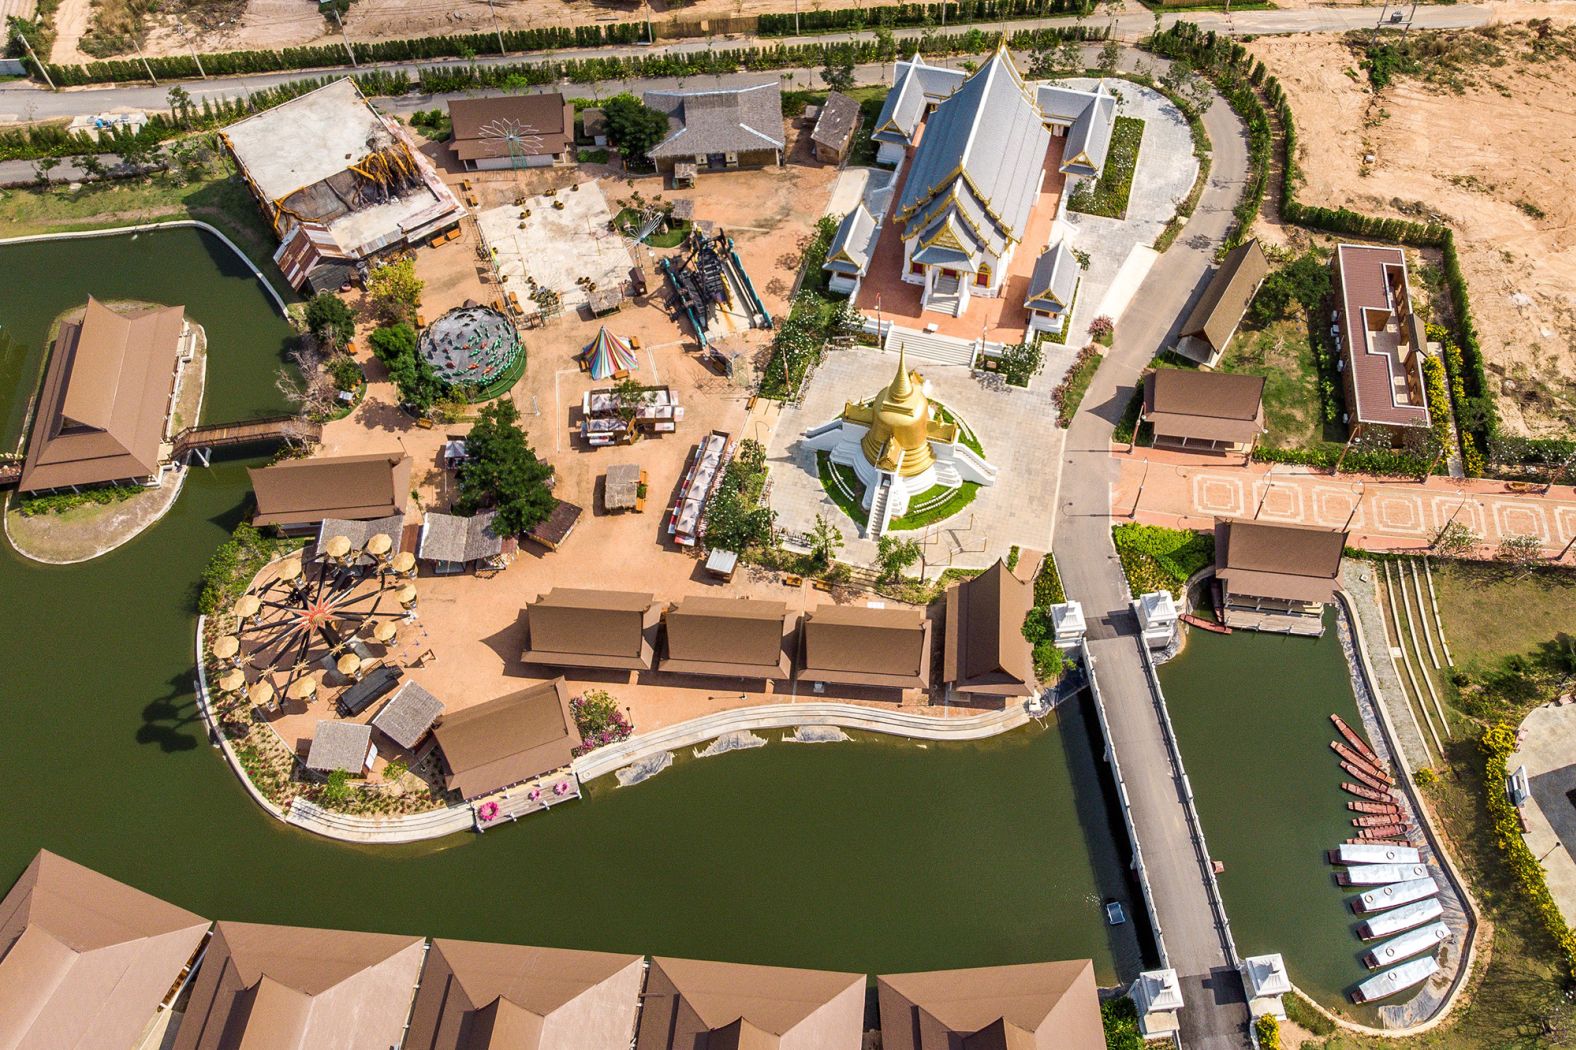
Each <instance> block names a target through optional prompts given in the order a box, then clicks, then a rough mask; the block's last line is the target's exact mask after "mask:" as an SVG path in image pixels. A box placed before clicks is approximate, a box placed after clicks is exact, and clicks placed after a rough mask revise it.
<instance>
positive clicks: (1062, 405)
mask: <svg viewBox="0 0 1576 1050" xmlns="http://www.w3.org/2000/svg"><path fill="white" fill-rule="evenodd" d="M1099 369H1100V346H1099V344H1098V343H1090V344H1089V345H1088V346H1085V347H1084V348H1083V349H1082V350H1080V351H1078V356H1077V357H1075V358H1073V363H1072V365H1071V366H1070V367H1069V368H1068V369H1067V374H1066V375H1064V376H1062V381H1061V382H1060V383H1057V384H1056V389H1055V390H1052V391H1051V404H1052V405H1054V406H1055V407H1056V425H1057V426H1059V427H1061V428H1063V429H1064V430H1065V429H1066V428H1067V427H1069V426H1071V425H1072V421H1073V416H1074V415H1076V414H1077V412H1078V406H1079V405H1080V404H1082V403H1083V396H1084V393H1085V392H1087V391H1088V389H1089V384H1090V383H1091V382H1092V381H1093V380H1094V374H1095V372H1097V371H1099Z"/></svg>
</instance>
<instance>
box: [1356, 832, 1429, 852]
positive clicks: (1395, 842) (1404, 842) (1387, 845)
mask: <svg viewBox="0 0 1576 1050" xmlns="http://www.w3.org/2000/svg"><path fill="white" fill-rule="evenodd" d="M1345 844H1346V845H1348V846H1379V847H1382V848H1384V849H1391V848H1398V847H1402V848H1407V849H1416V848H1417V843H1416V842H1414V841H1413V840H1412V836H1410V835H1380V836H1374V835H1369V836H1368V837H1367V838H1360V837H1359V838H1355V839H1347V840H1346V843H1345Z"/></svg>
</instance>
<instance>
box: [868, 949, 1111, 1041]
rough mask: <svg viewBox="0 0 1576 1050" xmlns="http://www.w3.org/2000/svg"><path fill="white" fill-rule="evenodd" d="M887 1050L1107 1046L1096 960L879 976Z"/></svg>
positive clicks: (877, 992) (879, 997) (878, 996)
mask: <svg viewBox="0 0 1576 1050" xmlns="http://www.w3.org/2000/svg"><path fill="white" fill-rule="evenodd" d="M876 996H877V999H878V1001H879V1003H880V1009H881V1046H882V1050H956V1048H958V1047H960V1046H962V1047H970V1048H972V1047H974V1046H981V1047H997V1048H1001V1050H1104V1048H1105V1031H1104V1025H1103V1024H1102V1022H1101V1019H1100V992H1099V988H1098V987H1097V986H1096V985H1095V979H1094V964H1093V963H1092V962H1091V961H1090V960H1088V959H1076V960H1069V961H1066V962H1042V963H1024V964H1020V965H1016V966H985V967H979V968H975V969H967V970H933V971H930V972H927V973H899V974H886V975H883V976H880V977H877V978H876Z"/></svg>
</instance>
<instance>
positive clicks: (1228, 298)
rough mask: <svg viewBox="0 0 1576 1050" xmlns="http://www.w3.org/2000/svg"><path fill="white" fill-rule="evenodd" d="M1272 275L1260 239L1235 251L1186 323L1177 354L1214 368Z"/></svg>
mask: <svg viewBox="0 0 1576 1050" xmlns="http://www.w3.org/2000/svg"><path fill="white" fill-rule="evenodd" d="M1269 272H1270V263H1269V260H1268V259H1266V258H1265V257H1264V249H1263V248H1260V247H1259V242H1258V239H1257V238H1254V239H1253V240H1250V241H1247V242H1245V243H1243V244H1240V245H1238V246H1237V247H1236V248H1233V249H1232V250H1231V252H1230V253H1229V254H1227V256H1226V258H1225V259H1224V260H1223V261H1222V262H1221V264H1220V266H1219V267H1217V268H1216V270H1215V274H1214V276H1213V277H1211V278H1210V279H1209V284H1207V285H1205V286H1204V294H1203V295H1201V296H1199V299H1198V302H1197V303H1194V304H1193V309H1192V310H1191V311H1189V312H1188V315H1187V318H1186V320H1184V321H1183V322H1182V330H1181V331H1180V332H1178V333H1177V339H1178V342H1177V352H1178V353H1180V354H1181V355H1182V356H1183V357H1188V358H1191V359H1192V360H1194V361H1197V362H1198V363H1199V364H1202V365H1208V366H1209V367H1211V368H1213V367H1214V366H1215V365H1216V364H1217V363H1218V362H1219V361H1220V358H1221V355H1222V354H1224V353H1225V352H1226V347H1227V346H1229V345H1230V344H1231V337H1232V336H1233V335H1235V334H1236V333H1237V326H1238V325H1240V324H1241V323H1242V316H1243V314H1245V313H1247V311H1248V304H1249V303H1251V302H1252V301H1253V296H1254V294H1255V293H1257V292H1258V290H1259V285H1261V284H1263V283H1264V278H1265V277H1267V276H1269Z"/></svg>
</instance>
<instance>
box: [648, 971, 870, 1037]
mask: <svg viewBox="0 0 1576 1050" xmlns="http://www.w3.org/2000/svg"><path fill="white" fill-rule="evenodd" d="M864 1003H865V975H864V974H856V973H838V972H833V971H828V970H801V969H792V968H789V967H784V966H750V965H745V964H742V963H724V962H703V961H700V960H697V959H672V958H666V957H658V958H653V959H652V960H651V969H650V972H649V973H648V975H647V979H646V994H645V996H644V998H643V1000H642V1007H641V1014H640V1033H639V1036H638V1037H637V1039H636V1043H635V1047H636V1050H694V1048H696V1047H703V1046H704V1047H717V1046H719V1045H721V1046H722V1047H727V1048H731V1050H844V1048H846V1050H855V1048H857V1047H858V1046H859V1041H860V1037H861V1035H862V1028H863V1020H864Z"/></svg>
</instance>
